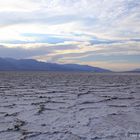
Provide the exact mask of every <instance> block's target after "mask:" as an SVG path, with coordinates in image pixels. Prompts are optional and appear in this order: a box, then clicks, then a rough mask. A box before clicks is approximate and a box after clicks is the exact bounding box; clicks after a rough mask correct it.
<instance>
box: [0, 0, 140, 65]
mask: <svg viewBox="0 0 140 140" xmlns="http://www.w3.org/2000/svg"><path fill="white" fill-rule="evenodd" d="M0 19H2V20H0V44H1V45H2V46H1V47H0V56H3V57H6V56H10V57H15V58H20V57H22V58H35V59H39V60H43V61H45V60H48V61H51V62H61V63H64V62H75V63H87V64H91V61H94V59H95V60H98V58H99V56H100V58H101V59H100V60H103V59H104V58H105V57H108V58H110V59H113V60H112V61H114V62H116V60H117V59H118V62H119V61H120V59H119V56H125V55H127V56H130V57H129V58H132V56H134V55H140V53H139V52H140V26H139V21H140V1H139V0H111V1H109V0H98V1H97V0H78V1H76V0H51V1H50V0H24V1H19V0H10V1H9V0H5V1H2V0H0ZM112 55H114V57H112ZM115 56H118V57H117V58H115ZM121 58H122V57H121ZM129 58H128V57H127V59H126V60H127V63H129V62H130V63H131V61H130V59H129ZM82 61H83V62H82ZM98 61H99V60H98ZM106 61H108V62H109V59H108V60H107V59H106ZM116 63H117V62H116ZM101 64H102V63H101ZM105 64H107V63H105ZM112 65H113V64H112Z"/></svg>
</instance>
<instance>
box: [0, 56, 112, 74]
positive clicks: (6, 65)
mask: <svg viewBox="0 0 140 140" xmlns="http://www.w3.org/2000/svg"><path fill="white" fill-rule="evenodd" d="M0 71H83V72H111V71H110V70H108V69H103V68H98V67H92V66H88V65H79V64H56V63H46V62H40V61H37V60H34V59H13V58H0Z"/></svg>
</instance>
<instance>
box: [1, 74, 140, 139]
mask: <svg viewBox="0 0 140 140" xmlns="http://www.w3.org/2000/svg"><path fill="white" fill-rule="evenodd" d="M139 139H140V74H130V73H129V74H125V73H123V74H120V73H119V74H113V73H112V74H111V73H108V74H94V73H55V72H52V73H51V72H0V140H139Z"/></svg>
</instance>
